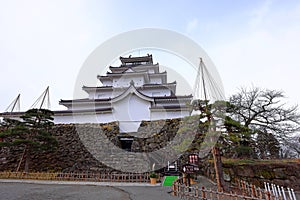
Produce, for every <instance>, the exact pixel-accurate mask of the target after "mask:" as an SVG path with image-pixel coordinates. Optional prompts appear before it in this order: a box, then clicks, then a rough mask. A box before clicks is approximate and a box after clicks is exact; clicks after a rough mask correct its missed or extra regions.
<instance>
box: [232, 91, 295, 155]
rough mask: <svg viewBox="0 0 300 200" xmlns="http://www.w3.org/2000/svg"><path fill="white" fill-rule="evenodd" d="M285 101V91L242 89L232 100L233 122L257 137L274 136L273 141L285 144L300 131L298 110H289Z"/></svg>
mask: <svg viewBox="0 0 300 200" xmlns="http://www.w3.org/2000/svg"><path fill="white" fill-rule="evenodd" d="M284 98H285V96H284V93H283V92H282V91H276V90H268V89H260V88H256V87H255V88H250V89H247V88H242V89H241V90H240V91H239V92H238V93H237V94H235V95H232V96H231V97H230V99H229V103H230V107H229V108H228V111H229V113H230V117H231V118H233V119H234V120H236V121H238V122H240V123H241V124H242V125H244V126H245V127H247V128H250V129H252V130H253V131H254V133H255V134H256V137H257V135H258V134H264V135H269V134H271V135H272V136H274V138H272V140H273V141H274V139H277V140H278V141H280V142H284V140H285V139H286V138H287V137H288V136H289V135H290V134H291V133H295V132H297V131H300V115H299V113H298V106H297V105H296V106H287V104H286V103H285V101H284ZM260 136H261V135H260ZM269 136H270V135H269ZM258 138H259V137H258ZM260 138H262V137H260ZM261 141H262V140H261ZM263 141H265V142H268V140H267V141H266V140H265V139H264V140H263ZM275 143H276V142H274V144H275ZM260 145H264V144H260ZM271 146H272V145H271ZM272 147H273V146H272ZM273 149H276V148H273ZM272 153H273V152H272ZM272 153H271V154H272Z"/></svg>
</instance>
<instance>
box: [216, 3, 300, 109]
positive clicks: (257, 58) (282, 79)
mask: <svg viewBox="0 0 300 200" xmlns="http://www.w3.org/2000/svg"><path fill="white" fill-rule="evenodd" d="M269 5H270V4H269V3H268V4H264V5H263V6H262V7H261V8H262V9H261V11H259V12H258V13H259V14H257V15H255V16H252V17H251V18H250V19H249V21H248V22H249V27H248V29H247V31H243V32H241V33H240V34H236V37H235V38H233V39H230V40H227V41H225V40H224V42H223V43H222V44H219V46H218V47H215V51H214V52H213V53H214V55H213V57H214V61H215V63H216V66H218V68H219V70H220V71H221V76H222V78H223V81H224V86H225V89H226V92H227V96H228V95H230V94H232V93H234V92H235V91H236V89H237V88H238V87H241V86H250V85H255V86H259V87H264V88H268V89H276V90H283V91H284V92H285V93H286V95H287V96H288V97H289V98H290V99H289V100H290V101H291V102H293V103H294V102H300V97H299V92H298V86H297V84H295V82H296V80H298V79H299V78H298V76H299V74H300V63H299V61H298V57H299V55H298V53H299V51H300V46H299V44H300V38H299V35H300V24H299V23H296V20H295V19H299V17H300V12H298V11H299V6H294V7H293V8H291V9H286V8H284V9H282V8H273V9H269ZM258 19H259V20H258ZM254 21H255V22H256V25H255V26H253V22H254ZM291 22H294V23H291ZM258 24H259V25H258ZM235 31H236V32H239V30H235Z"/></svg>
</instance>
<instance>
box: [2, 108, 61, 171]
mask: <svg viewBox="0 0 300 200" xmlns="http://www.w3.org/2000/svg"><path fill="white" fill-rule="evenodd" d="M52 115H53V112H52V111H50V110H47V109H30V110H28V111H26V112H25V113H24V115H22V116H21V119H22V120H21V121H18V120H14V119H4V122H3V123H2V124H1V126H2V127H3V128H4V130H3V131H2V132H1V133H0V138H2V139H3V142H1V143H0V146H8V147H12V146H19V147H21V148H22V149H23V156H24V158H25V172H28V171H29V163H30V155H31V153H32V152H33V151H35V152H43V151H48V150H53V149H54V148H55V147H56V145H57V141H56V139H55V138H54V137H53V136H52V135H51V133H50V132H49V131H50V130H51V128H52V126H53V125H54V123H53V122H52V120H53V117H52ZM23 156H22V158H21V160H23Z"/></svg>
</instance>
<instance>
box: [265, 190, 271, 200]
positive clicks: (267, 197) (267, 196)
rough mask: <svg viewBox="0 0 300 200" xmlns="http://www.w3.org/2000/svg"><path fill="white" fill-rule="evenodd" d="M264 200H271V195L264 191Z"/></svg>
mask: <svg viewBox="0 0 300 200" xmlns="http://www.w3.org/2000/svg"><path fill="white" fill-rule="evenodd" d="M265 193H266V200H271V194H270V191H266V192H265Z"/></svg>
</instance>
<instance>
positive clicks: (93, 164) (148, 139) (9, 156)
mask: <svg viewBox="0 0 300 200" xmlns="http://www.w3.org/2000/svg"><path fill="white" fill-rule="evenodd" d="M195 122H197V118H195V117H194V118H193V117H189V118H186V119H184V120H183V119H169V120H157V121H151V122H150V121H144V122H142V123H141V126H140V128H139V130H138V132H137V133H133V135H135V136H134V137H133V142H132V146H131V152H152V151H155V150H158V149H160V148H163V147H164V146H165V145H166V144H167V143H168V142H170V141H171V140H172V139H173V138H174V137H175V135H176V134H177V133H179V134H183V133H182V131H181V130H182V129H185V128H184V127H185V126H183V127H182V124H186V125H187V126H189V129H188V130H189V131H194V132H195V131H197V125H195V126H194V127H193V126H192V124H195ZM78 131H80V134H78ZM51 132H52V135H53V136H54V137H55V138H56V139H57V141H58V147H57V148H56V149H55V150H53V151H51V152H49V151H47V152H33V153H32V154H31V157H30V166H29V167H30V170H31V171H63V172H75V171H76V172H82V171H92V172H100V171H107V172H112V171H116V170H114V169H112V168H110V167H107V166H106V165H104V164H102V163H101V162H99V161H98V160H99V159H96V158H95V157H94V156H93V155H94V154H93V155H92V154H91V153H90V152H93V150H94V149H97V148H98V149H99V143H101V145H102V146H101V151H102V150H103V152H105V157H106V159H107V160H110V161H111V162H112V164H111V165H109V166H113V165H114V163H115V165H120V164H122V163H118V159H117V158H115V157H113V155H112V154H111V152H110V149H109V144H108V143H113V144H114V145H115V146H117V147H121V141H120V140H119V138H120V136H122V137H124V136H126V135H127V136H130V134H122V133H121V134H120V133H119V126H118V123H117V122H112V123H108V124H76V125H75V124H60V125H55V126H54V127H53V129H52V130H51ZM100 136H101V137H100ZM138 136H143V137H138ZM82 141H85V142H88V143H89V147H88V148H89V149H87V147H86V146H84V145H83V142H82ZM97 145H98V147H97ZM110 145H111V144H110ZM22 153H23V150H22V148H20V147H10V148H8V147H3V148H1V150H0V171H15V170H16V169H17V166H18V164H19V161H20V159H21V157H22ZM123 154H124V157H125V156H126V154H127V153H126V152H123ZM119 156H122V155H119ZM167 156H168V155H166V157H167ZM132 159H133V158H132V157H130V156H129V157H128V160H132ZM149 162H150V161H149ZM24 164H25V162H24V161H23V162H22V164H21V167H20V170H23V169H24ZM132 164H133V163H132V162H131V165H132ZM134 164H135V165H138V164H139V163H134ZM123 165H125V164H123ZM123 167H124V169H129V168H130V166H123ZM141 167H145V166H142V165H141Z"/></svg>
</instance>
